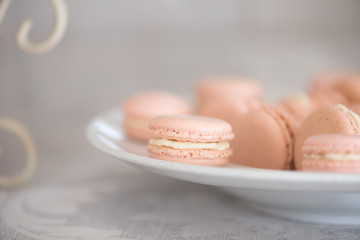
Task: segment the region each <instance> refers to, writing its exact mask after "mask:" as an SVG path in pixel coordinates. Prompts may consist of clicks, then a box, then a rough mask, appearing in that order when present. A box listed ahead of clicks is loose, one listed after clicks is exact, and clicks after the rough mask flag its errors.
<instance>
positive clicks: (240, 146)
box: [231, 106, 294, 170]
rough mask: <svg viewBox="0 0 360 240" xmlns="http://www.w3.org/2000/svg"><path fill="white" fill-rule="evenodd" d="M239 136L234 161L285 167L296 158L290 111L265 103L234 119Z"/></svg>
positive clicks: (280, 168) (250, 164)
mask: <svg viewBox="0 0 360 240" xmlns="http://www.w3.org/2000/svg"><path fill="white" fill-rule="evenodd" d="M233 131H234V133H235V138H234V140H233V141H232V142H231V145H232V147H233V149H234V154H233V156H232V158H231V162H233V163H236V164H240V165H244V166H249V167H256V168H264V169H277V170H284V169H290V168H291V162H292V159H293V138H294V137H293V127H292V126H291V124H290V120H289V118H288V116H287V114H286V113H285V112H284V111H282V110H281V109H279V108H277V107H275V106H263V107H261V108H260V109H258V110H254V111H250V112H249V113H247V114H245V115H242V116H239V117H238V118H237V119H236V121H235V122H233Z"/></svg>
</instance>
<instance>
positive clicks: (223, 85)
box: [196, 76, 263, 107]
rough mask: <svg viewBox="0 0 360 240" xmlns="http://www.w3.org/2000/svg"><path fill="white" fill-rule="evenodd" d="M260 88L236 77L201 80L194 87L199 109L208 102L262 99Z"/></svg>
mask: <svg viewBox="0 0 360 240" xmlns="http://www.w3.org/2000/svg"><path fill="white" fill-rule="evenodd" d="M262 94H263V88H262V86H261V85H260V84H259V83H257V82H255V81H253V80H250V79H247V78H242V77H236V76H214V77H209V78H206V79H203V80H201V81H200V82H199V83H198V84H197V86H196V97H197V101H198V105H199V107H201V106H202V105H203V104H204V103H205V102H207V101H209V100H219V99H231V100H234V101H238V100H242V101H243V100H252V99H262Z"/></svg>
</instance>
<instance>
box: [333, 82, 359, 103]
mask: <svg viewBox="0 0 360 240" xmlns="http://www.w3.org/2000/svg"><path fill="white" fill-rule="evenodd" d="M334 89H335V90H336V91H338V92H340V93H342V94H343V95H344V96H345V97H346V98H347V100H348V101H349V102H350V103H355V104H360V75H358V76H353V77H352V78H347V79H344V80H343V81H340V82H337V83H336V84H335V85H334Z"/></svg>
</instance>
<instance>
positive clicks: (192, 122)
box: [149, 115, 234, 142]
mask: <svg viewBox="0 0 360 240" xmlns="http://www.w3.org/2000/svg"><path fill="white" fill-rule="evenodd" d="M149 128H150V132H151V136H152V137H153V138H163V139H170V140H176V141H180V142H219V141H228V140H231V139H233V138H234V134H233V132H232V128H231V125H230V124H229V123H227V122H225V121H223V120H220V119H216V118H209V117H204V116H199V115H162V116H158V117H156V118H154V119H152V120H151V121H150V123H149Z"/></svg>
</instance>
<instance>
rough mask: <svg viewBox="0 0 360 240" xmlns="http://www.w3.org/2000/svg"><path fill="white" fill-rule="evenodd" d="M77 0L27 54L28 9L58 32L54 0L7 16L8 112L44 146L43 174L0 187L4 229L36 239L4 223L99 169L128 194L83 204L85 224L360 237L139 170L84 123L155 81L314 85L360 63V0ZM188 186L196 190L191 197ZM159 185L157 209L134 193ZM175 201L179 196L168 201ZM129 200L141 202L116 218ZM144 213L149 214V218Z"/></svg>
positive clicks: (173, 231) (228, 234)
mask: <svg viewBox="0 0 360 240" xmlns="http://www.w3.org/2000/svg"><path fill="white" fill-rule="evenodd" d="M67 3H68V9H69V25H68V31H67V32H66V35H65V37H64V39H63V41H62V42H61V44H60V45H59V46H58V47H57V48H56V49H55V50H53V51H52V52H50V53H48V54H46V55H41V56H31V55H27V54H25V53H24V52H21V51H20V50H19V49H18V48H17V47H16V45H15V42H14V38H15V33H16V30H17V27H18V24H19V23H20V21H21V20H23V19H24V18H26V17H30V18H32V19H33V20H34V21H35V23H34V29H33V31H32V32H31V39H33V40H34V41H37V40H41V39H42V38H44V37H45V36H46V35H47V34H48V33H49V31H50V29H51V26H52V17H53V15H52V12H51V8H50V5H49V4H48V2H47V1H44V0H32V1H25V0H14V1H13V3H12V5H11V6H10V8H9V11H8V13H7V15H6V17H5V19H4V22H3V23H2V25H0V117H1V116H8V117H12V118H15V119H17V120H19V121H20V122H22V123H23V124H24V125H25V126H27V128H28V129H29V130H30V132H31V134H32V135H33V137H34V139H35V141H36V144H37V148H38V152H39V166H38V171H37V174H36V175H35V177H34V179H33V180H32V182H31V183H29V184H28V185H26V186H24V187H23V188H21V189H18V190H16V191H14V192H12V193H10V194H9V193H7V192H5V191H0V206H1V205H2V204H1V203H4V204H3V210H0V213H1V212H3V213H4V214H3V215H2V218H1V219H0V229H1V230H2V231H0V236H1V237H3V238H5V239H13V238H14V236H20V237H23V238H26V237H25V236H27V235H26V232H25V233H24V232H23V233H18V230H16V229H14V228H11V227H9V226H8V225H6V224H4V222H6V221H5V220H6V219H5V218H4V216H5V213H6V212H8V213H9V211H10V210H9V209H11V208H10V207H9V206H11V204H15V203H16V202H17V199H26V198H27V196H28V195H27V194H28V193H29V194H30V195H32V193H33V192H39V191H40V192H41V189H44V188H45V189H47V188H55V189H56V187H55V186H67V184H68V183H73V182H80V183H81V184H83V185H91V184H92V181H93V179H98V178H99V179H106V181H109V182H110V183H111V184H115V185H116V183H117V182H122V184H119V186H118V187H117V188H116V191H115V192H114V194H115V196H117V197H114V198H111V199H113V201H110V200H109V201H108V200H106V201H105V200H104V201H103V202H102V203H101V204H102V205H101V204H99V205H97V208H95V209H97V212H95V213H94V212H91V211H89V210H88V209H85V210H84V209H83V211H82V212H81V213H78V215H77V216H78V218H77V219H76V220H74V221H75V222H76V223H77V224H83V225H86V224H87V226H92V227H98V228H109V229H120V230H121V231H122V232H123V235H121V237H119V238H120V239H137V238H141V236H144V235H147V236H149V238H150V239H157V238H160V237H159V236H160V235H159V234H160V233H158V232H157V231H160V230H159V229H158V230H157V231H155V232H151V233H149V231H147V230H146V229H148V228H151V226H152V225H151V224H153V225H154V223H153V221H154V220H157V221H158V223H159V222H160V223H161V224H163V225H164V227H163V230H162V231H163V233H161V234H162V235H161V236H162V237H163V238H164V239H167V238H170V237H173V238H174V239H175V237H178V239H206V237H207V239H211V237H212V238H213V239H219V238H220V239H238V238H240V236H242V237H243V238H244V239H264V238H269V239H274V238H279V239H280V238H284V239H308V238H309V237H310V236H315V237H316V238H317V239H331V238H333V239H339V238H343V239H359V231H358V228H356V227H331V226H321V225H311V224H303V223H295V222H290V223H287V222H286V221H284V220H281V219H275V218H272V217H267V216H261V215H258V214H256V213H254V212H251V211H248V210H246V209H245V208H244V207H243V206H242V204H241V203H238V202H237V201H235V200H234V199H233V198H232V197H230V196H228V195H225V194H223V193H221V192H217V191H215V190H213V189H212V188H209V187H205V186H200V185H195V184H189V183H182V182H178V181H175V180H169V179H167V178H163V177H159V176H155V175H152V174H149V173H145V172H142V171H140V170H137V169H134V168H132V167H128V166H126V165H124V164H122V163H120V162H118V161H116V160H114V159H111V158H109V157H107V156H105V155H104V154H102V153H100V152H98V151H96V150H95V149H93V148H92V147H91V146H90V145H89V144H88V143H87V142H86V140H85V138H84V128H85V125H86V124H87V122H88V121H89V119H90V118H91V117H93V116H94V115H95V114H97V113H98V112H100V111H102V110H105V109H107V108H109V107H112V106H116V105H118V104H119V103H120V102H121V101H122V100H123V99H124V98H125V97H127V96H129V95H131V94H133V93H135V92H137V91H140V90H143V89H148V88H160V89H165V90H170V91H173V92H176V93H179V94H182V95H184V96H186V97H188V98H189V99H191V98H192V91H193V85H194V82H195V81H196V80H198V79H199V78H201V77H203V76H207V75H212V74H237V75H242V76H247V77H251V78H254V79H256V80H257V81H259V82H261V83H262V84H263V85H264V87H265V89H266V97H267V99H271V100H275V99H279V98H281V97H283V96H286V95H288V94H290V93H292V92H297V91H304V90H306V88H307V85H308V80H309V79H310V78H311V76H313V75H314V74H316V73H318V72H322V71H324V70H327V69H350V70H355V71H359V70H360V1H358V0H343V1H336V0H319V1H310V0H305V1H297V0H296V1H295V0H291V1H286V0H271V1H269V0H238V1H235V0H223V1H215V0H171V1H170V0H169V1H165V0H162V1H160V0H154V1H148V0H143V1H138V0H126V1H117V0H104V1H100V0H71V1H70V0H69V1H67ZM0 145H2V146H3V149H4V155H3V156H2V157H1V158H0V173H11V172H13V171H15V170H16V169H17V168H19V167H20V166H21V159H22V157H23V152H21V151H19V150H18V149H19V148H20V147H21V146H20V145H19V143H18V142H17V140H16V139H14V138H13V137H12V136H10V135H8V134H6V133H3V132H1V133H0ZM9 162H11V164H9ZM89 179H92V181H90V180H89ZM104 181H105V180H104ZM124 182H131V184H124ZM145 182H146V184H145ZM39 189H40V190H39ZM144 192H145V193H144ZM179 192H180V193H179ZM181 192H184V194H185V195H186V196H194V197H193V198H192V197H188V198H183V197H182V194H181ZM122 194H125V195H128V194H130V197H127V198H124V197H121V196H122ZM131 194H134V195H131ZM149 194H150V196H151V197H152V198H153V202H152V203H151V204H150V205H151V206H152V207H153V208H152V209H153V211H149V209H148V205H149V203H148V202H146V201H145V202H143V201H138V202H136V201H134V199H137V198H139V199H145V198H146V197H148V196H149ZM131 196H133V197H131ZM164 198H165V199H166V201H167V202H169V205H167V207H166V208H165V210H164V209H163V208H162V207H163V205H164V202H162V201H163V200H161V199H164ZM154 199H155V200H154ZM159 199H160V200H159ZM209 199H210V200H209ZM211 199H214V200H211ZM19 201H20V200H19ZM157 202H158V203H157ZM9 204H10V205H9ZM128 204H130V205H131V207H127V205H128ZM136 204H137V205H136ZM35 205H36V204H35ZM229 206H230V207H229ZM124 208H125V209H129V208H130V209H131V211H130V210H126V211H125V210H124V211H125V212H126V214H124V215H122V214H119V215H116V216H114V215H111V213H112V212H115V213H117V214H118V213H119V212H117V211H120V210H119V209H124ZM198 208H201V209H203V210H202V211H200V212H199V213H198V214H199V216H201V217H199V218H197V217H196V216H194V215H193V214H188V215H186V212H191V211H194V210H195V209H198ZM215 208H219V209H221V211H220V212H222V213H223V215H221V214H220V213H219V212H215V213H212V214H209V213H208V212H212V209H215ZM4 209H5V210H4ZM136 209H137V210H136ZM154 209H155V210H154ZM173 209H178V214H180V212H182V215H181V216H182V217H183V218H189V219H188V221H187V222H186V224H185V223H184V224H185V225H184V224H183V225H181V223H176V224H175V223H174V224H175V225H171V224H170V225H171V226H170V227H169V226H168V227H166V226H165V225H166V223H168V222H169V221H170V219H172V218H174V216H175V217H176V210H173ZM186 209H189V211H186ZM233 209H237V210H234V211H233ZM184 212H185V215H184ZM206 212H207V213H206ZM98 213H100V215H101V216H102V218H100V220H99V219H98V221H95V222H92V223H91V224H89V221H88V219H89V218H93V217H94V216H95V217H97V216H98V215H97V214H98ZM120 213H123V212H121V211H120ZM201 214H202V215H201ZM10 215H11V211H10ZM138 215H141V216H143V218H141V217H140V218H141V221H140V220H139V218H138ZM144 216H145V217H144ZM134 218H135V220H134ZM209 218H210V219H212V220H209V221H208V219H209ZM4 219H5V220H4ZM128 219H129V221H127V220H128ZM224 219H225V220H224ZM139 221H140V222H139ZM203 221H205V222H203ZM207 221H208V222H207ZM13 222H14V221H13ZM15 222H16V216H15ZM114 222H121V224H112V223H114ZM155 222H156V221H155ZM170 222H171V221H170ZM191 222H192V223H191ZM201 222H203V224H202V225H201V224H200V223H201ZM146 224H150V225H151V226H150V227H149V226H148V225H146ZM199 224H200V225H199ZM10 225H11V224H10ZM155 225H156V224H155ZM163 225H161V226H163ZM139 226H142V228H141V229H142V230H139V229H138V228H139ZM191 226H193V228H191ZM144 229H145V230H144ZM151 229H153V228H151ZM179 229H180V230H179ZM210 229H211V231H210ZM209 231H210V232H209ZM5 232H6V234H5ZM30 232H31V229H30ZM90 232H91V231H90ZM160 232H161V231H160ZM1 234H3V235H1ZM4 236H5V237H4ZM36 236H37V235H36ZM119 236H120V235H119ZM167 236H168V237H167ZM32 237H33V238H37V237H35V235H33V236H32ZM196 237H198V238H196ZM200 237H202V238H200ZM85 238H86V237H85ZM39 239H40V237H39ZM142 239H143V238H142Z"/></svg>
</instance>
